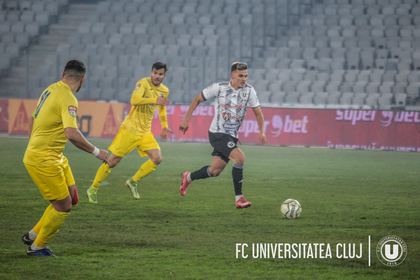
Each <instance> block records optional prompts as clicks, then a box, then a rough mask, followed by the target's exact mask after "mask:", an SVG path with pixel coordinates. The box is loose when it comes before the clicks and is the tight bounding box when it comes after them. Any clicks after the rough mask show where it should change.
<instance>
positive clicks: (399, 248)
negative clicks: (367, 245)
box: [376, 235, 407, 266]
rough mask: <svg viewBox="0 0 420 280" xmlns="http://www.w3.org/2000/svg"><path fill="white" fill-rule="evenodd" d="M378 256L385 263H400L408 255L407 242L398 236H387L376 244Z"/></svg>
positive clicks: (389, 264)
mask: <svg viewBox="0 0 420 280" xmlns="http://www.w3.org/2000/svg"><path fill="white" fill-rule="evenodd" d="M376 256H377V257H378V259H379V261H380V262H381V263H383V264H384V265H387V266H397V265H400V264H401V263H402V262H403V261H404V260H405V258H406V257H407V244H406V243H405V242H404V240H402V239H401V238H399V237H398V236H395V235H389V236H385V237H384V238H382V239H381V240H379V242H378V245H377V246H376Z"/></svg>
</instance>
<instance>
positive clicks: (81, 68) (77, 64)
mask: <svg viewBox="0 0 420 280" xmlns="http://www.w3.org/2000/svg"><path fill="white" fill-rule="evenodd" d="M85 74H86V66H85V64H84V63H83V62H81V61H80V60H75V59H73V60H69V61H68V62H67V63H66V66H65V67H64V72H63V75H66V76H70V77H73V78H80V77H81V76H83V75H85Z"/></svg>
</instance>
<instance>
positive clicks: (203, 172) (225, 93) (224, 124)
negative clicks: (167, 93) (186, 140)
mask: <svg viewBox="0 0 420 280" xmlns="http://www.w3.org/2000/svg"><path fill="white" fill-rule="evenodd" d="M247 80H248V65H247V64H246V63H242V62H234V63H233V64H232V65H231V77H230V82H221V83H215V84H213V85H211V86H209V87H207V88H205V89H204V90H203V91H202V92H201V93H200V94H198V95H197V96H196V97H195V98H194V100H193V101H192V102H191V105H190V107H189V108H188V111H187V113H186V115H185V117H184V119H183V121H182V123H181V125H180V127H179V129H180V130H181V131H182V132H184V133H185V132H186V131H187V130H188V122H189V120H190V119H191V117H192V113H193V112H194V110H195V108H197V106H198V105H199V104H200V103H201V102H203V101H205V100H208V99H215V103H214V106H215V114H214V117H213V121H212V123H211V126H210V129H209V142H210V144H211V145H212V147H213V149H214V150H213V153H212V156H213V158H212V161H211V164H210V165H206V166H203V167H202V168H200V169H198V170H196V171H194V172H189V171H184V172H183V173H182V180H181V185H180V187H179V193H180V195H181V196H185V195H186V194H187V188H188V186H189V185H190V184H191V182H192V181H195V180H198V179H205V178H209V177H215V176H219V174H220V173H221V172H222V171H223V169H224V168H225V167H226V165H227V163H228V162H229V160H232V161H233V168H232V179H233V187H234V192H235V206H236V208H247V207H250V206H251V202H250V201H249V200H247V199H246V198H245V197H244V196H243V194H242V180H243V166H244V163H245V155H244V153H243V151H242V150H241V149H240V148H239V147H238V146H237V143H238V130H239V127H240V126H241V124H242V121H243V120H244V118H245V113H246V110H247V108H248V107H251V108H252V111H253V112H254V114H255V117H256V120H257V123H258V128H259V131H260V132H259V139H260V141H261V143H265V142H266V136H265V132H264V116H263V113H262V110H261V107H260V103H259V101H258V97H257V94H256V92H255V89H254V88H253V87H252V86H251V85H249V84H248V83H247Z"/></svg>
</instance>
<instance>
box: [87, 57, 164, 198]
mask: <svg viewBox="0 0 420 280" xmlns="http://www.w3.org/2000/svg"><path fill="white" fill-rule="evenodd" d="M166 72H167V67H166V64H164V63H161V62H156V63H154V64H153V66H152V71H151V74H150V77H147V78H143V79H141V80H139V81H138V82H137V83H136V88H135V89H134V90H133V93H132V95H131V99H130V104H131V109H130V112H129V113H128V115H127V117H126V118H125V120H124V121H123V123H122V124H121V127H120V129H119V131H118V133H117V135H116V136H115V138H114V140H113V141H112V143H111V145H110V146H109V148H108V150H109V151H110V152H111V154H110V156H109V158H108V161H107V162H104V163H103V164H102V165H101V166H100V167H99V169H98V171H97V172H96V176H95V178H94V180H93V183H92V185H91V186H90V187H89V188H88V190H87V196H88V199H89V202H90V203H95V204H96V203H98V199H97V192H98V189H99V186H100V184H101V183H102V182H103V181H104V180H105V179H106V178H107V177H108V176H109V174H110V173H111V169H112V168H114V167H115V166H116V165H117V164H118V163H119V162H120V160H121V159H122V158H123V157H124V156H125V155H127V154H128V153H130V152H131V151H132V150H134V149H136V150H137V152H138V153H139V154H140V156H142V157H144V156H148V157H149V159H148V160H147V161H146V162H144V163H143V164H142V165H141V166H140V168H139V169H138V171H137V172H136V173H135V174H134V175H133V176H132V177H131V178H130V179H128V180H127V181H126V182H125V184H126V186H127V187H128V188H129V189H130V191H131V194H132V196H133V197H134V198H135V199H139V198H140V195H139V193H138V190H137V183H138V182H139V181H140V180H141V179H142V178H143V177H145V176H147V175H149V174H150V173H152V172H153V171H155V170H156V168H157V166H158V165H159V164H160V162H161V161H162V155H161V152H160V147H159V144H158V142H157V141H156V139H155V137H154V136H153V134H152V131H151V129H152V120H153V116H154V112H155V110H156V108H158V110H159V119H160V123H161V126H162V132H161V135H160V136H161V137H162V138H164V139H165V138H167V137H168V134H169V133H170V132H171V130H170V129H169V128H168V121H167V115H166V106H165V105H166V103H167V100H168V95H169V89H168V88H167V87H166V86H165V85H164V84H163V83H162V81H163V79H164V78H165V76H166Z"/></svg>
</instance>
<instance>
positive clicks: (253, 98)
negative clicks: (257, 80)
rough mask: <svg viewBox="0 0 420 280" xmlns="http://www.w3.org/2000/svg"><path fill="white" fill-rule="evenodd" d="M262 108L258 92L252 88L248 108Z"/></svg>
mask: <svg viewBox="0 0 420 280" xmlns="http://www.w3.org/2000/svg"><path fill="white" fill-rule="evenodd" d="M259 106H260V101H259V100H258V96H257V92H256V91H255V89H254V88H251V92H250V93H249V100H248V107H251V108H255V107H259Z"/></svg>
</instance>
